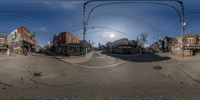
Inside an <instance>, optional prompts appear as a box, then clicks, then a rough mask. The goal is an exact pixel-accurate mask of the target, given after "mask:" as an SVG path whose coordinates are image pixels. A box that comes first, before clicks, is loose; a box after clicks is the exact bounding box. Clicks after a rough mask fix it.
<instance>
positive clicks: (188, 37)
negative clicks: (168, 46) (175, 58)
mask: <svg viewBox="0 0 200 100" xmlns="http://www.w3.org/2000/svg"><path fill="white" fill-rule="evenodd" d="M172 53H174V54H177V55H183V54H184V56H193V55H195V54H197V53H200V34H185V35H184V36H182V35H178V36H176V42H175V44H174V45H173V48H172Z"/></svg>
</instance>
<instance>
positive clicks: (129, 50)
mask: <svg viewBox="0 0 200 100" xmlns="http://www.w3.org/2000/svg"><path fill="white" fill-rule="evenodd" d="M136 49H137V48H136V47H135V46H133V45H120V46H116V47H114V53H117V54H134V53H136V52H137V50H136Z"/></svg>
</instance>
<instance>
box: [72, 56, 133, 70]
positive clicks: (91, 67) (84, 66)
mask: <svg viewBox="0 0 200 100" xmlns="http://www.w3.org/2000/svg"><path fill="white" fill-rule="evenodd" d="M127 60H131V58H130V59H127ZM125 62H127V61H125V60H124V61H121V62H119V63H115V64H111V65H107V66H98V67H94V66H86V65H79V64H75V63H71V64H72V65H75V66H78V67H82V68H90V69H100V68H109V67H114V66H115V67H117V65H120V64H122V63H125Z"/></svg>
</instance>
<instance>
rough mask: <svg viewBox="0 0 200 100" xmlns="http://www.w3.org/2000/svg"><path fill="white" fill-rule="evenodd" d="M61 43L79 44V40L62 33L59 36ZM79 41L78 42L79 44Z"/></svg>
mask: <svg viewBox="0 0 200 100" xmlns="http://www.w3.org/2000/svg"><path fill="white" fill-rule="evenodd" d="M58 38H59V40H58V41H60V42H69V43H78V42H79V39H78V38H77V37H75V36H73V35H72V34H70V33H68V32H62V33H60V34H59V35H58ZM77 41H78V42H77Z"/></svg>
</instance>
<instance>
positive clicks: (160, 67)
mask: <svg viewBox="0 0 200 100" xmlns="http://www.w3.org/2000/svg"><path fill="white" fill-rule="evenodd" d="M153 69H155V70H161V69H162V66H154V67H153Z"/></svg>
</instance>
